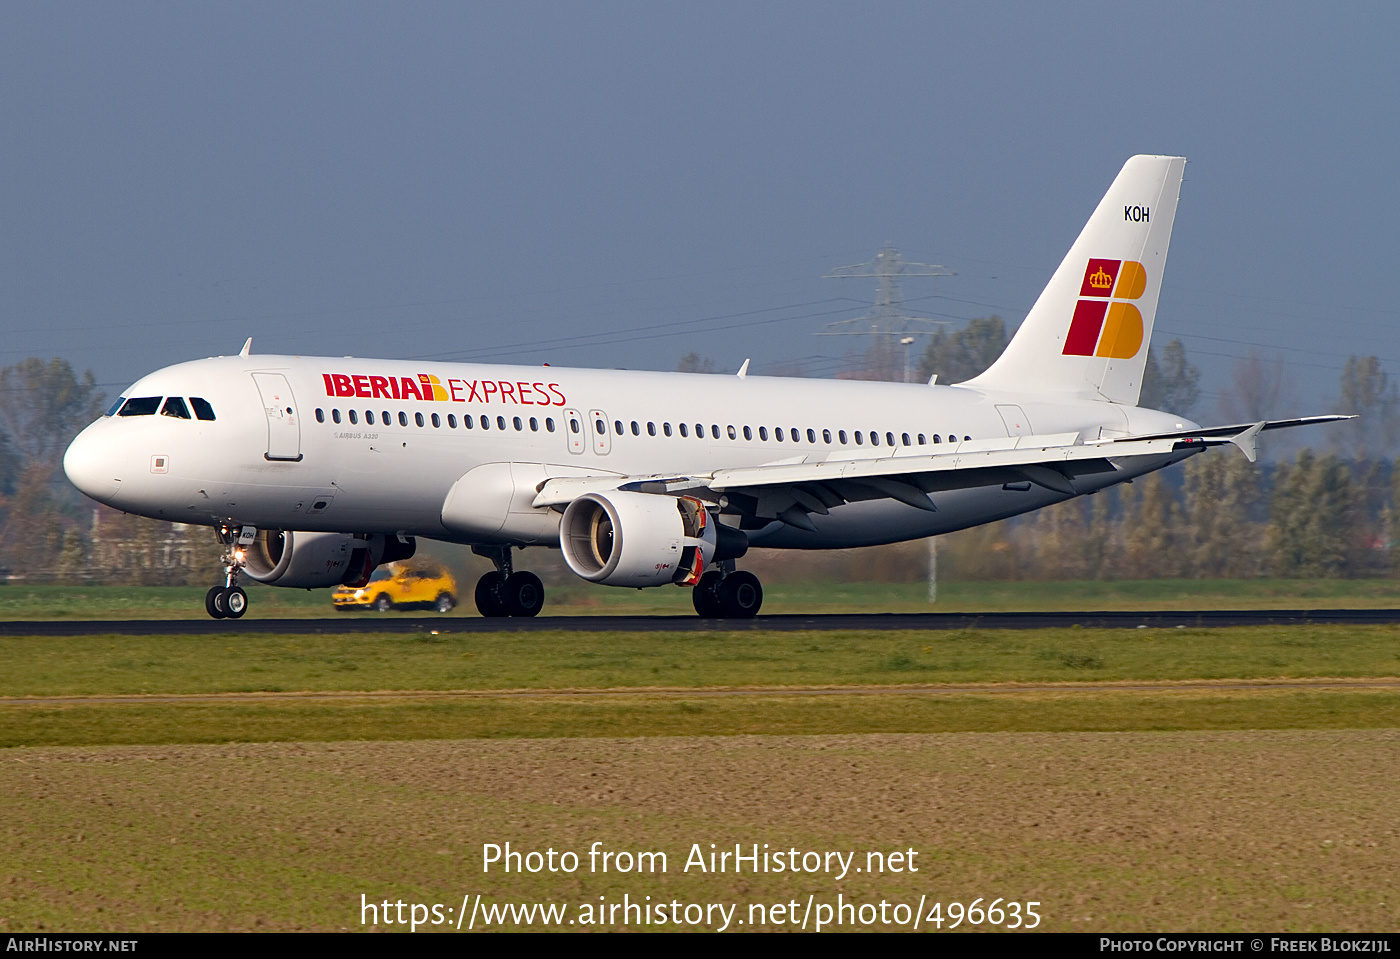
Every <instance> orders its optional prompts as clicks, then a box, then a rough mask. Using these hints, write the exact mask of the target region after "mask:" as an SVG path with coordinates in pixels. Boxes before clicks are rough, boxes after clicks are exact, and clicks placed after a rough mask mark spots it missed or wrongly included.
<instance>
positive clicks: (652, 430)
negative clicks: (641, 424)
mask: <svg viewBox="0 0 1400 959" xmlns="http://www.w3.org/2000/svg"><path fill="white" fill-rule="evenodd" d="M647 435H648V436H655V435H656V424H655V423H647Z"/></svg>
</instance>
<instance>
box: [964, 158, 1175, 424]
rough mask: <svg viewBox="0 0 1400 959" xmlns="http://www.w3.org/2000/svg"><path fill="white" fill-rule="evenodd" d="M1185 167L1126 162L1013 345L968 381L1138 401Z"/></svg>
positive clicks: (1162, 161)
mask: <svg viewBox="0 0 1400 959" xmlns="http://www.w3.org/2000/svg"><path fill="white" fill-rule="evenodd" d="M1185 166H1186V160H1185V159H1184V158H1183V157H1166V156H1135V157H1132V158H1130V159H1129V160H1128V162H1127V163H1125V164H1124V165H1123V169H1122V171H1121V172H1119V174H1118V177H1117V179H1115V180H1114V181H1113V185H1112V186H1110V187H1109V188H1108V192H1107V193H1106V194H1104V198H1103V199H1102V200H1101V201H1099V205H1098V208H1097V209H1096V210H1094V215H1093V216H1091V217H1090V218H1089V222H1088V223H1087V224H1085V226H1084V230H1083V232H1081V233H1080V234H1079V239H1077V240H1075V241H1074V246H1072V247H1070V250H1069V253H1068V254H1067V255H1066V256H1065V258H1064V260H1063V261H1062V262H1061V263H1060V268H1059V269H1057V270H1056V271H1055V275H1054V276H1052V277H1051V278H1050V283H1049V284H1048V285H1047V286H1046V287H1045V289H1044V290H1043V291H1042V292H1041V294H1040V298H1039V299H1037V300H1036V301H1035V306H1033V307H1031V311H1030V313H1029V314H1027V315H1026V320H1025V322H1024V323H1022V324H1021V328H1020V329H1019V330H1017V331H1016V335H1015V337H1013V338H1012V340H1011V343H1010V344H1009V345H1008V346H1007V347H1006V351H1005V352H1003V353H1002V355H1001V357H1000V358H998V359H997V361H996V362H995V363H993V364H992V365H991V367H989V368H988V369H987V371H986V372H985V373H983V374H982V375H981V376H977V377H974V378H973V379H971V380H968V381H967V383H966V385H967V386H972V387H976V388H979V389H986V390H999V391H1000V390H1005V391H1007V392H1016V393H1050V394H1062V395H1064V394H1068V395H1070V396H1075V397H1079V398H1083V399H1101V400H1107V401H1109V402H1112V403H1124V404H1127V405H1129V406H1133V405H1136V404H1137V401H1138V394H1139V392H1140V391H1141V389H1142V371H1143V368H1144V366H1145V365H1146V363H1147V350H1148V345H1149V343H1150V342H1151V339H1152V320H1153V318H1154V317H1155V316H1156V314H1157V295H1158V293H1159V292H1160V291H1161V288H1162V270H1163V268H1164V267H1165V266H1166V262H1167V244H1168V242H1169V241H1170V240H1171V234H1172V220H1173V219H1174V218H1175V216H1176V201H1177V197H1178V195H1179V194H1180V191H1181V174H1182V170H1183V169H1184V168H1185Z"/></svg>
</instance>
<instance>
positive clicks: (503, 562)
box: [472, 546, 544, 617]
mask: <svg viewBox="0 0 1400 959" xmlns="http://www.w3.org/2000/svg"><path fill="white" fill-rule="evenodd" d="M472 552H473V553H476V554H477V555H478V556H485V557H486V558H487V559H489V560H491V562H493V563H495V564H496V568H495V569H494V570H492V571H491V572H489V573H487V574H485V575H484V576H482V577H481V579H479V580H477V581H476V608H477V609H478V610H479V611H480V612H481V615H483V616H492V617H495V616H534V615H535V614H536V613H538V612H539V611H540V610H541V609H542V608H543V607H544V584H543V583H541V582H540V578H539V577H538V576H536V575H535V574H534V573H528V572H525V571H524V570H522V571H520V572H518V573H517V572H515V571H514V569H513V568H512V567H511V561H510V547H509V546H473V547H472Z"/></svg>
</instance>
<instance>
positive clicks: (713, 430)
mask: <svg viewBox="0 0 1400 959" xmlns="http://www.w3.org/2000/svg"><path fill="white" fill-rule="evenodd" d="M710 436H712V437H714V438H715V439H719V427H718V426H716V425H715V424H714V423H711V424H710Z"/></svg>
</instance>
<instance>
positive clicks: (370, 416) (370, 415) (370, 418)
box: [365, 410, 374, 426]
mask: <svg viewBox="0 0 1400 959" xmlns="http://www.w3.org/2000/svg"><path fill="white" fill-rule="evenodd" d="M365 423H366V424H368V425H369V426H373V425H374V410H365Z"/></svg>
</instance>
